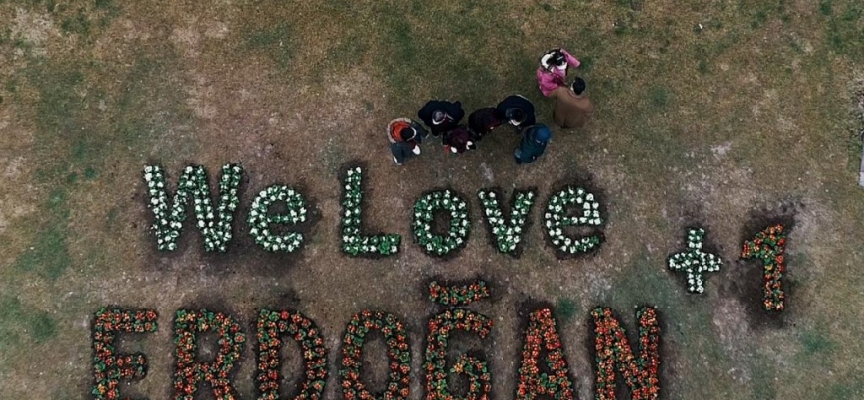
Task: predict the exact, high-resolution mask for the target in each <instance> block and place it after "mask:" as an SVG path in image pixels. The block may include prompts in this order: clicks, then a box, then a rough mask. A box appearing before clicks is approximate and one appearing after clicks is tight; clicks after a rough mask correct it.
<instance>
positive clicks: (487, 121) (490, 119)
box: [468, 107, 504, 142]
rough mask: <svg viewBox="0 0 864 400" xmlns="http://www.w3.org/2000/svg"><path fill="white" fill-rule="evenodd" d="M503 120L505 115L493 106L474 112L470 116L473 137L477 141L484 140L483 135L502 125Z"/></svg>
mask: <svg viewBox="0 0 864 400" xmlns="http://www.w3.org/2000/svg"><path fill="white" fill-rule="evenodd" d="M503 120H504V116H503V115H501V114H499V113H498V110H497V109H495V108H492V107H488V108H481V109H479V110H476V111H474V112H472V113H471V115H469V116H468V129H470V130H471V137H472V138H473V139H474V141H477V142H479V141H481V140H483V136H486V135H487V134H488V133H489V132H492V130H493V129H495V128H497V127H498V126H500V125H501V123H502V122H503Z"/></svg>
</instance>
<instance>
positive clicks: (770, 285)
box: [741, 224, 786, 311]
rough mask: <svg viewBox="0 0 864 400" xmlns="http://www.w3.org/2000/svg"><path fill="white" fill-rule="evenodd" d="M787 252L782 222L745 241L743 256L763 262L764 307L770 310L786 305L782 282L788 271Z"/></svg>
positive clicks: (780, 309)
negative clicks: (785, 260)
mask: <svg viewBox="0 0 864 400" xmlns="http://www.w3.org/2000/svg"><path fill="white" fill-rule="evenodd" d="M785 252H786V232H785V231H784V227H783V225H782V224H776V225H772V226H769V227H767V228H765V229H763V230H762V231H760V232H759V233H757V234H756V237H755V238H754V239H753V240H748V241H745V242H744V247H743V249H742V250H741V258H743V259H745V260H749V259H756V260H759V261H761V263H762V307H763V308H764V309H765V310H768V311H782V310H783V309H784V308H785V306H786V294H785V293H784V292H783V287H782V284H781V282H782V279H783V275H784V274H785V273H786V265H785V263H784V253H785Z"/></svg>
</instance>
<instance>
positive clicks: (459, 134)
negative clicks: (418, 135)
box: [443, 125, 477, 154]
mask: <svg viewBox="0 0 864 400" xmlns="http://www.w3.org/2000/svg"><path fill="white" fill-rule="evenodd" d="M443 143H444V149H445V150H447V151H448V152H450V153H453V154H462V153H464V152H466V151H468V150H475V149H477V145H476V144H474V141H473V140H472V139H471V132H469V131H468V129H466V128H465V126H464V125H459V126H457V127H456V128H455V129H451V130H450V131H447V132H444V137H443Z"/></svg>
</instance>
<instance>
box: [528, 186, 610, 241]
mask: <svg viewBox="0 0 864 400" xmlns="http://www.w3.org/2000/svg"><path fill="white" fill-rule="evenodd" d="M571 209H576V210H577V211H576V212H575V213H574V214H573V215H572V216H570V215H568V211H569V210H571ZM543 219H544V227H545V228H546V233H547V234H548V235H549V238H550V239H551V240H552V244H553V245H554V246H555V248H556V249H557V251H559V252H561V253H564V254H569V255H573V254H579V253H586V252H588V251H591V250H593V249H595V248H597V247H598V246H600V242H601V238H600V236H599V235H590V236H585V237H582V238H570V237H568V236H567V235H565V234H564V228H565V227H567V226H595V227H596V226H600V225H602V224H603V217H602V215H601V214H600V203H599V202H597V200H596V199H595V198H594V194H593V193H590V192H588V191H586V190H585V189H582V188H580V187H573V186H567V187H566V188H564V189H562V190H560V191H558V192H557V193H555V194H553V195H552V197H551V198H550V200H549V205H548V206H547V207H546V212H545V213H544V215H543Z"/></svg>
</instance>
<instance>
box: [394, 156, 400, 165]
mask: <svg viewBox="0 0 864 400" xmlns="http://www.w3.org/2000/svg"><path fill="white" fill-rule="evenodd" d="M393 162H394V163H396V165H402V164H399V161H396V157H393Z"/></svg>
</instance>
